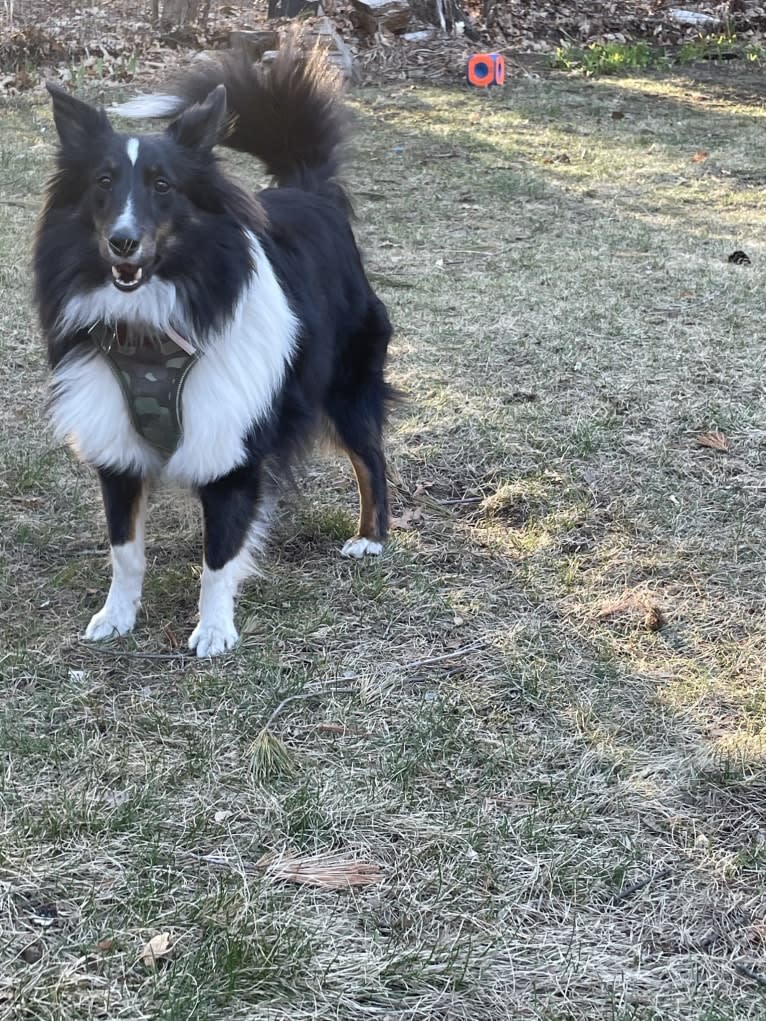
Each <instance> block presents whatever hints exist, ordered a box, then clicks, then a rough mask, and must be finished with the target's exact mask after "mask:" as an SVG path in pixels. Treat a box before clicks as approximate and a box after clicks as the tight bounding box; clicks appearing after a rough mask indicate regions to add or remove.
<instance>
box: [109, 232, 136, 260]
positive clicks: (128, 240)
mask: <svg viewBox="0 0 766 1021" xmlns="http://www.w3.org/2000/svg"><path fill="white" fill-rule="evenodd" d="M140 244H141V242H140V240H139V239H138V238H132V237H129V236H128V235H127V234H112V236H111V237H110V238H109V247H110V248H111V249H112V251H113V252H114V254H115V255H119V256H121V257H122V258H123V259H127V258H128V257H129V256H131V255H133V253H134V252H135V251H136V250H137V249H138V246H139V245H140Z"/></svg>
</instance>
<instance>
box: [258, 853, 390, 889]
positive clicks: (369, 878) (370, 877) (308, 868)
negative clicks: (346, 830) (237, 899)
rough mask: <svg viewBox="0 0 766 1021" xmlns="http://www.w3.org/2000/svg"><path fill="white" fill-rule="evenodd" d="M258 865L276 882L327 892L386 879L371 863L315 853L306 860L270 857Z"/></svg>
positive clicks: (264, 858) (279, 856)
mask: <svg viewBox="0 0 766 1021" xmlns="http://www.w3.org/2000/svg"><path fill="white" fill-rule="evenodd" d="M258 865H259V867H261V868H264V869H266V872H267V874H268V875H270V876H272V877H273V878H274V879H284V880H286V881H288V882H291V883H300V884H302V885H304V886H318V887H320V888H321V889H323V890H342V889H346V888H348V887H349V886H370V885H372V884H373V883H379V882H381V880H382V879H383V873H382V871H381V870H380V868H379V867H378V866H377V865H373V864H372V863H371V862H364V861H359V860H357V859H356V858H351V857H349V856H347V855H343V854H314V855H306V856H305V857H303V858H300V857H297V856H295V857H294V856H292V855H289V854H286V855H283V854H276V855H273V854H272V855H270V854H266V855H264V856H263V857H262V858H260V859H259V861H258Z"/></svg>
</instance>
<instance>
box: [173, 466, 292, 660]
mask: <svg viewBox="0 0 766 1021" xmlns="http://www.w3.org/2000/svg"><path fill="white" fill-rule="evenodd" d="M199 496H200V500H201V501H202V512H203V515H204V519H205V563H204V568H203V571H202V583H201V587H200V598H199V624H198V625H197V626H196V628H195V629H194V631H193V633H192V636H191V638H190V639H189V648H190V649H195V650H196V652H197V655H198V656H219V655H220V654H221V653H222V652H226V650H227V649H231V648H232V647H233V646H234V645H235V644H236V642H237V640H238V638H239V635H238V634H237V629H236V627H235V626H234V602H235V599H236V596H237V592H238V590H239V586H240V585H241V583H242V582H243V581H244V580H245V578H246V577H247V576H248V575H250V574H252V573H253V572H254V563H253V556H254V554H255V553H257V552H258V550H259V549H260V547H261V546H262V545H263V542H264V540H265V538H266V529H267V525H268V519H269V512H270V510H271V507H272V503H273V498H272V495H271V492H270V491H269V490H268V489H267V488H266V486H265V483H264V481H263V477H262V472H261V471H260V470H259V469H258V468H256V467H254V466H253V465H245V466H244V467H243V468H237V469H236V470H235V471H233V472H230V473H229V474H228V475H225V476H224V477H223V478H221V479H217V480H216V481H215V482H211V483H208V484H207V485H204V486H200V489H199Z"/></svg>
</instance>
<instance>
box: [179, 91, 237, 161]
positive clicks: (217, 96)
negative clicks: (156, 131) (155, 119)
mask: <svg viewBox="0 0 766 1021" xmlns="http://www.w3.org/2000/svg"><path fill="white" fill-rule="evenodd" d="M167 133H168V134H169V135H170V137H171V138H173V139H175V141H176V142H178V143H179V145H183V146H186V148H187V149H212V148H213V146H214V145H215V144H216V143H217V142H219V141H220V140H221V139H222V138H223V137H224V135H225V134H226V86H225V85H218V86H217V87H216V88H214V89H213V91H212V92H210V93H209V94H208V96H207V97H206V98H205V100H204V101H203V102H202V103H195V104H194V106H190V107H189V108H188V110H184V112H183V113H182V114H181V116H180V117H179V118H178V119H177V120H175V121H173V123H172V124H170V125H169V126H168V128H167Z"/></svg>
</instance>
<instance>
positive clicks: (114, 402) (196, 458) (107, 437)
mask: <svg viewBox="0 0 766 1021" xmlns="http://www.w3.org/2000/svg"><path fill="white" fill-rule="evenodd" d="M250 244H251V248H252V253H253V263H254V265H255V267H256V271H255V273H254V274H253V277H252V279H251V280H250V282H249V284H248V286H247V287H246V289H245V291H244V292H243V295H242V298H241V300H240V302H239V305H238V306H237V309H236V310H235V313H234V316H233V317H232V319H231V320H230V322H229V323H228V324H227V325H226V327H225V328H224V329H223V330H221V331H220V332H219V333H217V334H215V335H211V336H209V337H205V338H204V341H203V343H202V344H201V348H202V351H201V355H200V358H199V360H198V362H197V364H196V365H195V366H194V367H193V368H192V369H191V371H190V372H189V375H188V377H187V380H186V385H185V387H184V390H183V396H182V404H181V410H182V419H183V436H182V438H181V443H180V445H179V446H178V448H177V449H176V450H175V452H174V453H173V454H172V456H171V457H170V459H169V460H168V461H167V462H166V463H164V464H163V462H162V459H161V458H160V456H159V454H158V453H157V451H155V450H154V449H153V448H152V447H151V446H149V444H147V443H146V441H145V440H143V438H142V437H141V436H140V435H139V434H138V433H137V432H136V430H135V429H134V427H133V423H132V420H131V417H130V413H129V411H128V408H127V405H126V403H125V398H124V396H123V393H122V390H121V388H120V385H119V383H118V382H117V380H116V379H115V378H114V375H113V374H112V371H111V369H110V368H109V366H108V365H107V363H106V361H105V359H104V358H102V357H101V356H100V355H98V354H96V353H93V354H92V355H88V356H87V357H84V358H83V357H76V358H72V357H70V358H65V359H64V360H63V361H62V362H61V363H60V365H59V366H58V367H57V368H56V370H55V372H54V376H53V383H54V399H53V402H52V406H51V417H52V420H53V428H54V432H55V435H56V437H57V438H58V439H60V440H66V441H67V442H69V443H70V444H71V445H72V447H73V448H74V449H75V451H76V452H77V454H78V456H80V457H81V458H82V459H83V460H84V461H87V462H89V463H90V464H94V465H97V466H99V467H113V468H118V469H122V470H137V471H139V472H141V473H142V474H146V475H154V476H157V475H160V476H164V477H166V478H168V479H171V480H173V481H175V482H180V483H183V484H186V485H200V484H203V483H205V482H210V481H212V480H213V479H215V478H219V477H220V476H221V475H225V474H226V473H227V472H229V471H231V470H232V469H233V468H236V467H237V466H238V465H240V464H242V463H243V462H244V460H245V457H246V450H245V438H246V436H247V433H248V431H249V429H250V428H251V427H252V426H253V425H254V424H256V423H258V422H259V421H261V420H262V419H263V418H264V417H265V416H266V415H267V414H268V412H269V410H270V408H271V406H272V402H273V400H274V397H275V394H276V393H277V391H278V390H279V388H280V387H281V386H282V383H283V382H284V378H285V373H286V371H287V368H288V366H289V364H290V361H291V359H292V357H293V353H294V350H295V343H296V338H297V332H298V322H297V320H296V318H295V316H294V315H293V313H292V311H291V309H290V306H289V304H288V302H287V299H286V297H285V295H284V292H283V291H282V288H281V287H280V286H279V282H278V281H277V279H276V277H275V275H274V271H273V270H272V268H271V265H270V264H269V262H268V260H267V258H266V256H265V254H264V252H263V250H262V248H261V246H260V244H259V243H258V241H257V240H256V239H255V238H254V237H251V238H250ZM155 283H156V284H157V285H158V286H157V293H156V294H151V295H144V297H143V298H142V296H141V294H142V292H143V291H144V290H145V289H146V290H148V289H149V288H151V287H152V285H153V284H155ZM172 290H173V292H174V291H175V289H174V288H173V289H172ZM111 292H114V294H115V296H116V298H115V299H114V303H113V304H110V302H111V300H112V299H111ZM173 296H174V295H173ZM130 297H131V299H132V300H133V301H135V302H136V313H135V316H133V315H131V314H130V313H131V306H129V305H128V306H127V307H126V302H125V301H124V298H125V295H124V294H123V293H121V292H119V291H118V290H117V289H116V288H114V287H112V285H111V284H107V285H106V286H105V288H100V289H99V290H98V291H96V292H93V294H92V295H91V296H87V297H84V298H78V299H77V301H76V304H75V303H74V302H71V303H70V305H69V306H67V309H66V310H65V313H64V316H63V317H62V318H63V319H64V321H65V322H66V324H67V326H68V327H69V328H72V327H77V326H89V325H90V324H91V323H92V322H94V321H97V320H103V321H106V322H110V321H117V320H118V319H119V320H121V321H126V320H127V321H131V320H133V321H140V322H143V323H146V322H147V316H146V309H147V308H149V309H150V310H151V311H152V315H151V322H150V323H149V325H150V326H153V327H155V328H157V329H158V330H164V329H166V328H167V326H168V325H172V324H176V325H179V328H180V324H182V323H183V321H184V318H185V317H184V315H183V310H181V309H177V308H175V307H174V306H171V304H170V300H169V299H170V294H169V285H166V284H164V283H163V282H161V281H149V282H148V283H147V284H146V285H144V287H142V288H141V289H140V290H139V291H138V292H136V294H135V295H130ZM117 306H119V307H117ZM186 336H188V333H186ZM191 340H192V341H193V342H194V341H197V342H198V338H194V337H192V338H191Z"/></svg>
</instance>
